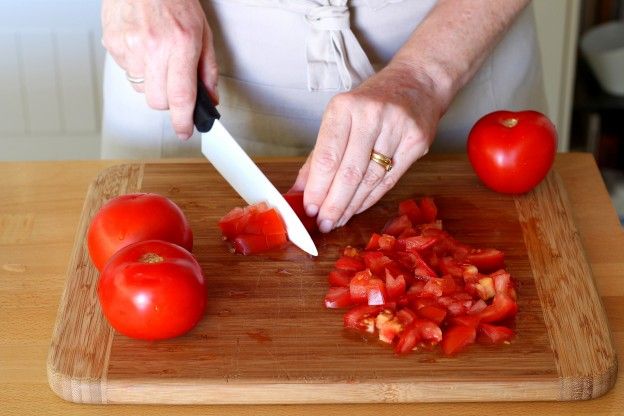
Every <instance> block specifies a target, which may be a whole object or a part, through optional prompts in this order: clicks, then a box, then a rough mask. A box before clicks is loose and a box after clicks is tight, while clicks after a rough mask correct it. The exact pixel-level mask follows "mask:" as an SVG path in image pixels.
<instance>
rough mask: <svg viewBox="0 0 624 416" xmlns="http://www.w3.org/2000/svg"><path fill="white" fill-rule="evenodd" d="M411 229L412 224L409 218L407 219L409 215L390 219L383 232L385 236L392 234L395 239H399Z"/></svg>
mask: <svg viewBox="0 0 624 416" xmlns="http://www.w3.org/2000/svg"><path fill="white" fill-rule="evenodd" d="M411 227H412V223H411V222H410V220H409V218H407V215H399V216H398V217H394V218H392V219H390V221H388V222H387V223H386V225H385V226H384V228H383V230H382V232H383V234H390V235H392V236H394V237H398V236H400V235H401V233H402V232H403V231H405V230H406V229H408V228H411Z"/></svg>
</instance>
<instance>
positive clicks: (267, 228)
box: [219, 202, 287, 255]
mask: <svg viewBox="0 0 624 416" xmlns="http://www.w3.org/2000/svg"><path fill="white" fill-rule="evenodd" d="M219 228H220V229H221V233H222V234H223V235H224V236H225V237H226V238H227V239H228V240H230V241H232V246H233V247H234V251H235V252H237V253H241V254H244V255H248V254H253V253H260V252H263V251H267V250H271V249H273V248H277V247H280V246H281V245H283V244H284V243H286V241H287V235H286V228H285V227H284V223H283V221H282V218H281V217H280V216H279V214H278V213H277V211H276V210H275V209H273V208H269V206H268V205H267V204H266V203H264V202H262V203H259V204H255V205H249V206H247V207H245V208H239V207H237V208H234V209H232V210H231V211H230V212H229V213H227V214H226V215H225V216H224V217H223V218H221V220H219Z"/></svg>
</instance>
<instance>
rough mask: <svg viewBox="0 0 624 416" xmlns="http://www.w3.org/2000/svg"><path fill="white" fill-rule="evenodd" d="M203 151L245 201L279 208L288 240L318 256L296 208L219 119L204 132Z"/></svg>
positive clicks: (202, 138) (202, 139) (202, 137)
mask: <svg viewBox="0 0 624 416" xmlns="http://www.w3.org/2000/svg"><path fill="white" fill-rule="evenodd" d="M201 150H202V153H203V154H204V156H206V158H207V159H208V160H209V161H210V163H212V165H213V166H214V167H215V169H216V170H217V171H218V172H219V173H220V174H221V175H222V176H223V177H224V178H225V180H226V181H228V183H229V184H230V185H231V186H232V188H234V190H236V192H238V193H239V195H240V196H241V197H242V198H243V199H244V200H245V202H247V203H248V204H257V203H259V202H263V201H264V202H266V203H267V204H268V205H269V206H271V207H273V208H275V209H276V210H277V211H278V212H279V214H280V215H281V216H282V219H283V220H284V224H285V225H286V232H287V233H288V239H289V240H290V241H291V242H292V243H293V244H295V245H296V246H297V247H299V248H301V249H302V250H303V251H305V252H307V253H309V254H311V255H313V256H317V255H318V251H317V249H316V246H315V245H314V241H312V237H310V234H309V233H308V231H307V230H306V229H305V227H304V225H303V223H302V222H301V220H300V219H299V217H298V216H297V214H296V213H295V211H294V210H293V209H292V207H291V206H290V205H289V204H288V202H287V201H286V200H285V199H284V197H283V196H282V194H281V193H280V192H279V191H278V190H277V189H276V188H275V186H274V185H273V184H272V183H271V181H269V179H268V178H267V177H266V176H265V175H264V173H262V171H261V170H260V168H258V166H257V165H256V164H255V163H254V162H253V160H251V158H250V157H249V156H248V155H247V153H245V151H244V150H243V149H242V148H241V147H240V146H239V145H238V143H237V142H236V140H234V138H233V137H232V136H231V135H230V133H229V132H228V131H227V130H226V129H225V127H223V124H221V122H220V121H219V120H214V124H213V125H212V128H211V129H210V130H208V131H207V132H205V133H202V136H201Z"/></svg>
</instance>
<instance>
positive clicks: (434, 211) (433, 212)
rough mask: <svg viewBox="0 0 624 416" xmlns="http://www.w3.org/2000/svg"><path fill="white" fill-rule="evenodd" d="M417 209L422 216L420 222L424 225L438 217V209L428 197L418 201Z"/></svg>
mask: <svg viewBox="0 0 624 416" xmlns="http://www.w3.org/2000/svg"><path fill="white" fill-rule="evenodd" d="M418 208H420V213H421V214H422V221H423V222H425V223H430V222H434V221H435V220H436V218H437V217H438V207H436V204H435V203H434V202H433V199H432V198H430V197H424V198H421V199H420V200H419V201H418Z"/></svg>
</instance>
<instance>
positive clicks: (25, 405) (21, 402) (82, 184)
mask: <svg viewBox="0 0 624 416" xmlns="http://www.w3.org/2000/svg"><path fill="white" fill-rule="evenodd" d="M427 157H428V158H449V157H450V158H455V157H457V158H461V157H464V156H460V155H457V156H453V155H442V156H434V155H431V156H427ZM162 162H163V163H167V161H162ZM178 162H179V160H178ZM116 163H119V162H118V161H99V160H98V161H80V162H78V161H76V162H10V163H0V177H1V178H2V180H1V181H0V195H2V198H1V199H0V413H1V414H3V415H22V414H24V415H25V414H46V415H65V414H72V415H83V414H106V415H113V414H114V415H126V414H128V415H131V414H132V415H133V414H137V413H139V412H140V413H141V414H146V415H151V414H158V415H160V414H163V415H176V414H182V413H184V414H202V415H211V414H215V415H223V414H234V415H239V414H241V415H242V414H245V415H246V414H250V413H253V414H256V415H264V414H266V415H285V414H310V415H316V414H320V413H323V414H344V413H347V414H357V415H361V416H364V415H380V414H381V415H383V414H397V413H398V412H400V413H409V414H423V415H429V414H444V415H449V416H451V415H462V416H464V415H469V414H496V415H499V414H506V415H509V416H513V415H520V414H549V415H570V414H574V415H593V416H598V415H621V414H622V409H624V383H622V381H621V377H620V380H618V382H617V383H616V385H615V387H614V388H613V389H612V390H611V391H610V392H608V393H607V394H606V395H604V396H603V397H600V398H598V399H594V400H589V401H584V402H566V403H561V402H529V403H453V404H448V403H440V404H407V405H395V404H375V405H371V404H366V405H364V404H363V405H315V406H295V405H287V406H253V407H250V406H177V407H176V406H140V407H139V406H129V405H128V406H125V405H124V406H122V405H114V406H112V405H109V406H95V405H78V404H73V403H69V402H65V401H63V400H62V399H60V398H59V397H57V396H56V395H55V394H54V393H53V392H52V391H51V390H50V388H49V387H48V382H47V378H46V358H47V354H48V348H49V344H50V337H51V334H52V328H53V326H54V321H55V319H56V314H57V308H58V304H59V299H60V296H61V292H62V290H63V286H64V283H65V272H66V268H67V264H68V260H69V254H70V252H71V248H72V245H73V240H74V233H75V229H76V226H77V223H78V219H79V216H80V212H81V209H82V205H83V202H84V198H85V195H86V190H87V187H88V185H89V183H90V182H91V181H92V180H93V179H94V178H95V176H96V175H97V173H98V172H99V171H100V170H101V169H103V168H105V167H107V166H111V165H113V164H116ZM556 169H557V171H558V172H559V174H560V175H561V177H562V178H563V180H564V183H565V186H566V189H567V190H568V194H569V198H570V202H571V206H572V209H573V213H574V219H575V221H576V224H577V227H578V230H579V233H580V236H581V239H582V242H583V245H584V247H585V250H586V252H587V257H588V259H589V261H590V263H591V267H592V269H593V273H594V277H595V280H596V285H597V287H598V290H599V292H600V294H601V296H602V300H603V302H604V306H605V309H606V311H607V315H608V319H609V324H610V327H611V330H612V332H613V337H614V341H615V345H616V349H617V352H618V357H619V363H620V368H624V366H623V365H622V354H623V353H624V233H623V229H622V227H621V226H620V224H619V221H618V218H617V215H616V212H615V209H614V208H613V206H612V205H611V201H610V200H609V196H608V194H607V191H606V188H605V186H604V183H603V182H602V179H601V177H600V174H599V172H598V169H597V168H596V165H595V163H594V160H593V158H592V157H591V155H588V154H575V153H568V154H560V155H558V157H557V160H556Z"/></svg>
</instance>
